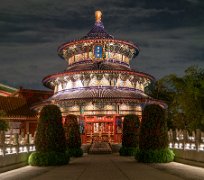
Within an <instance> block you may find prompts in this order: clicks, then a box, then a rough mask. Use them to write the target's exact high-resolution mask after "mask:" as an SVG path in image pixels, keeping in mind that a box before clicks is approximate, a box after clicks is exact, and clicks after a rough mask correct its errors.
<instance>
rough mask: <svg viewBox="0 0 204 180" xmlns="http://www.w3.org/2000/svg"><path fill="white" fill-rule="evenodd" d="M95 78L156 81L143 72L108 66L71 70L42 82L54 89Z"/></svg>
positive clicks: (50, 76) (47, 77)
mask: <svg viewBox="0 0 204 180" xmlns="http://www.w3.org/2000/svg"><path fill="white" fill-rule="evenodd" d="M94 76H96V77H97V79H98V78H99V79H100V78H101V77H103V76H104V78H106V79H107V78H108V79H109V80H111V79H115V80H117V79H118V78H120V79H121V80H123V81H124V80H125V79H127V78H128V79H130V81H134V82H137V81H139V82H143V81H144V82H150V81H154V80H155V79H154V77H153V76H151V75H149V74H146V73H143V72H137V71H134V70H132V69H116V68H113V69H112V68H111V69H108V66H107V69H105V68H103V69H96V68H95V69H94V68H93V69H86V68H81V69H80V70H76V69H69V70H68V71H65V72H62V73H56V74H52V75H49V76H46V77H45V78H44V79H43V80H42V82H43V84H44V85H45V86H46V87H48V88H50V89H54V88H55V86H56V85H59V84H61V83H63V82H67V81H68V80H71V81H73V82H75V81H76V80H77V79H79V80H80V81H86V80H88V79H92V78H93V77H94Z"/></svg>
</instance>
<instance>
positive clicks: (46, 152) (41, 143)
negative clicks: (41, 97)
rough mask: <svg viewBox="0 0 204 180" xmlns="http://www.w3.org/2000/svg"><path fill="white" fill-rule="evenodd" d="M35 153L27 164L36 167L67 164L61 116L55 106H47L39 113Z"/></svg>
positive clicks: (67, 158)
mask: <svg viewBox="0 0 204 180" xmlns="http://www.w3.org/2000/svg"><path fill="white" fill-rule="evenodd" d="M35 147H36V152H35V153H32V154H31V156H30V157H29V164H31V165H36V166H49V165H62V164H67V163H68V162H69V157H68V156H67V155H66V153H65V151H66V140H65V134H64V129H63V126H62V116H61V112H60V110H59V108H58V107H57V106H55V105H47V106H45V107H43V109H42V110H41V112H40V119H39V123H38V127H37V132H36V137H35Z"/></svg>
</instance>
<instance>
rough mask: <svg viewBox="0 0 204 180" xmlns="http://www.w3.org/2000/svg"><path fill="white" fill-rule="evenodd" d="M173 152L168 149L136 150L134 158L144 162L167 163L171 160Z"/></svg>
mask: <svg viewBox="0 0 204 180" xmlns="http://www.w3.org/2000/svg"><path fill="white" fill-rule="evenodd" d="M174 156H175V154H174V153H173V151H172V150H170V149H168V148H167V149H160V150H159V149H156V150H138V151H136V153H135V159H137V160H138V162H144V163H168V162H171V161H173V159H174Z"/></svg>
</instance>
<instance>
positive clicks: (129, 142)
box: [119, 114, 140, 156]
mask: <svg viewBox="0 0 204 180" xmlns="http://www.w3.org/2000/svg"><path fill="white" fill-rule="evenodd" d="M139 126H140V121H139V118H138V116H137V115H135V114H130V115H126V116H125V117H124V121H123V134H122V147H121V149H120V151H119V152H120V155H123V156H124V155H125V156H126V155H127V156H129V155H133V153H134V151H135V150H136V148H137V147H138V133H139Z"/></svg>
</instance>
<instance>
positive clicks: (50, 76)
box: [42, 70, 155, 87]
mask: <svg viewBox="0 0 204 180" xmlns="http://www.w3.org/2000/svg"><path fill="white" fill-rule="evenodd" d="M108 72H117V73H127V74H135V75H139V76H141V77H147V78H149V79H151V80H155V78H154V77H153V76H151V75H149V74H147V73H143V72H134V71H127V70H85V71H81V70H80V71H73V72H64V73H56V74H52V75H48V76H46V77H45V78H43V80H42V82H43V84H44V85H45V86H46V83H47V81H49V80H50V79H56V78H58V77H60V76H64V75H72V74H82V73H108ZM47 87H48V86H47Z"/></svg>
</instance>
